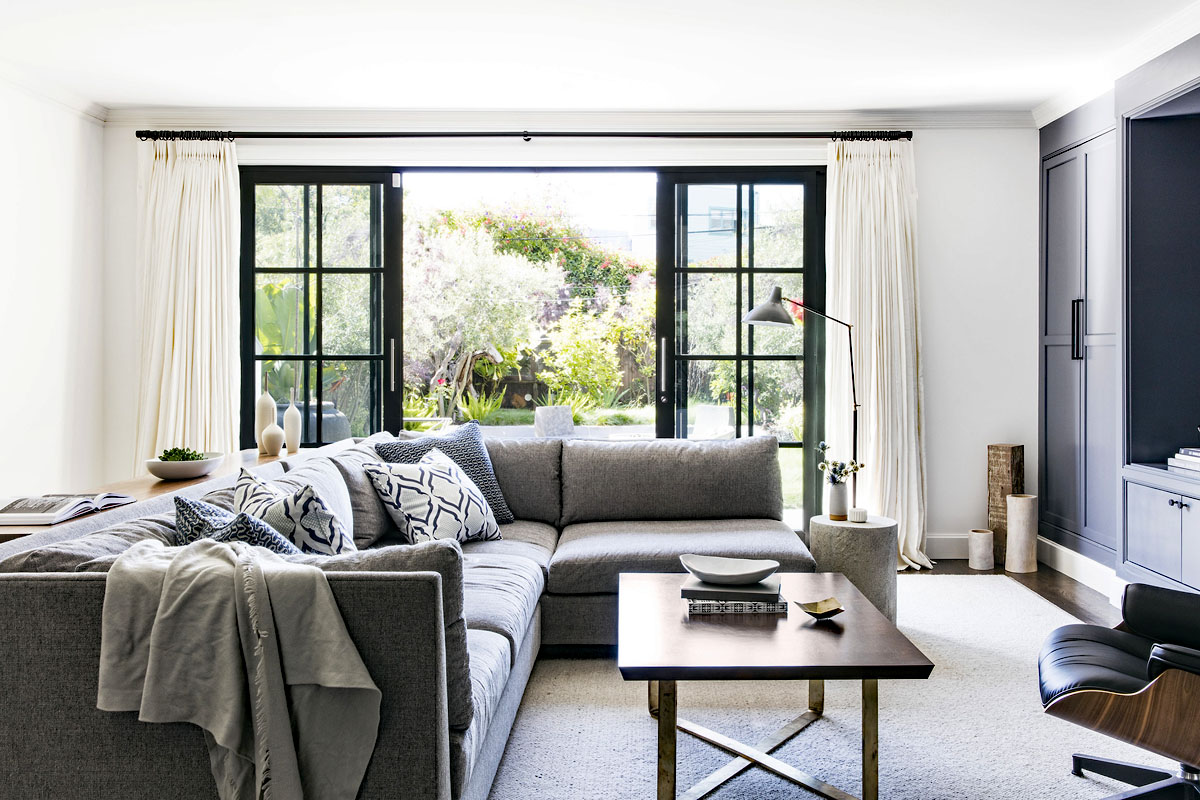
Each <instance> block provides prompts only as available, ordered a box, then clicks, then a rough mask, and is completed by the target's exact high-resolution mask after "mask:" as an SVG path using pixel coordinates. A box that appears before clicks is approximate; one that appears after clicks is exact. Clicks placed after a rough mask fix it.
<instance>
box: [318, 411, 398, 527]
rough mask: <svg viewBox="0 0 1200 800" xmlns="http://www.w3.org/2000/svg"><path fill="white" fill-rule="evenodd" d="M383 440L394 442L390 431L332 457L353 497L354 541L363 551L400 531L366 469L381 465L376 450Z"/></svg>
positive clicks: (347, 490) (351, 505)
mask: <svg viewBox="0 0 1200 800" xmlns="http://www.w3.org/2000/svg"><path fill="white" fill-rule="evenodd" d="M381 441H391V436H390V434H387V433H377V434H375V435H374V436H370V437H368V438H367V439H364V440H363V441H362V443H360V444H357V445H355V446H354V447H351V448H349V449H346V450H343V451H342V452H340V453H337V454H336V455H333V456H331V457H330V459H329V460H330V461H332V462H333V465H334V466H335V467H337V470H338V472H340V473H341V475H342V480H343V481H345V483H346V492H347V493H348V494H349V496H350V517H351V519H352V520H353V524H354V533H353V535H354V544H355V545H356V546H357V547H358V548H359V549H360V550H363V549H366V548H368V547H370V546H372V545H373V544H375V543H376V542H378V541H379V540H380V539H381V538H383V537H384V536H387V535H388V534H389V533H394V532H396V531H397V530H398V529H397V527H396V523H395V522H393V521H392V518H391V517H390V516H388V513H387V511H386V510H385V509H384V507H383V501H382V500H380V499H379V495H378V494H376V492H375V485H374V484H372V483H371V479H370V478H369V477H368V476H367V474H366V473H365V472H363V467H364V466H365V465H366V464H378V463H379V462H380V461H382V460H383V459H381V458H380V457H379V454H378V453H376V452H375V443H376V442H381Z"/></svg>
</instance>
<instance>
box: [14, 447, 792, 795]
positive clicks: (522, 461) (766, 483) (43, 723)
mask: <svg viewBox="0 0 1200 800" xmlns="http://www.w3.org/2000/svg"><path fill="white" fill-rule="evenodd" d="M374 438H375V437H372V439H369V440H366V441H364V442H361V443H358V444H354V445H353V446H350V445H349V443H347V446H345V447H343V448H341V449H340V450H339V451H338V452H336V453H333V454H332V455H331V456H329V457H328V460H326V457H309V458H307V459H305V460H303V461H300V462H297V463H289V462H287V461H284V462H282V463H276V464H271V465H269V466H267V467H264V468H261V469H260V470H258V472H259V474H260V476H261V477H263V478H266V479H277V480H280V481H289V482H294V483H297V484H299V483H312V484H313V485H314V486H316V487H317V489H318V491H319V492H321V494H322V497H326V495H327V494H328V495H333V496H335V499H334V500H332V501H330V504H331V506H333V507H334V510H335V512H338V513H339V515H340V516H345V517H347V518H349V519H351V520H352V526H353V533H354V537H355V540H356V543H358V544H359V546H360V547H362V548H364V549H363V550H361V551H360V552H359V553H357V554H350V555H348V556H334V557H329V558H322V557H312V556H309V557H305V558H306V559H309V560H312V562H313V563H319V564H320V565H321V566H322V567H323V568H324V569H325V570H326V571H327V573H328V579H329V583H330V586H331V588H332V590H333V592H334V595H335V597H336V598H337V602H338V605H339V607H340V609H341V611H342V615H343V617H344V619H345V621H346V625H347V628H348V630H349V632H350V635H351V637H352V638H353V639H354V641H355V643H356V645H357V646H358V649H359V651H360V653H361V655H362V657H363V660H364V661H365V662H366V664H367V667H368V669H369V670H370V672H371V675H372V677H373V678H374V680H375V682H376V684H377V685H378V686H379V688H380V689H381V691H382V693H383V705H382V709H381V720H380V729H379V737H378V740H377V744H376V748H375V753H374V756H373V758H372V760H371V764H370V767H369V768H368V770H367V773H366V777H365V779H364V782H363V785H362V789H361V791H360V793H359V796H360V797H362V798H387V799H388V800H395V799H396V798H422V799H425V798H447V799H451V798H452V799H453V800H458V798H469V799H470V800H481V799H482V798H486V797H487V795H488V792H489V790H490V787H491V783H492V779H493V777H494V775H495V772H496V768H497V766H498V765H499V762H500V757H501V755H502V754H503V752H504V745H505V743H506V741H507V739H508V735H509V732H510V730H511V728H512V724H513V721H514V719H515V717H516V713H517V708H518V706H519V704H520V701H521V697H522V694H523V693H524V690H525V686H526V684H527V682H528V680H529V675H530V673H531V671H532V669H533V665H534V663H535V661H536V659H537V657H538V653H539V650H540V649H541V647H542V646H543V645H612V644H615V643H616V630H617V624H616V615H617V602H616V591H617V576H618V575H619V574H620V573H621V572H677V571H680V565H679V560H678V557H679V555H680V554H682V553H688V552H693V553H703V554H712V555H728V556H744V557H769V558H775V559H777V560H779V561H780V562H781V563H782V565H783V567H782V568H783V569H784V570H787V571H812V570H813V569H814V568H815V565H814V563H813V559H812V557H811V555H810V554H809V552H808V550H807V549H806V548H805V546H804V544H803V543H802V541H801V540H800V538H799V536H797V534H796V533H795V532H794V531H792V529H791V528H790V527H789V526H787V525H786V524H784V523H783V522H782V521H781V518H782V510H783V509H782V505H783V504H782V497H781V488H780V474H779V462H778V454H777V444H776V442H775V440H774V439H770V438H751V439H741V440H735V441H726V442H686V441H678V440H656V441H649V442H602V441H585V440H565V441H564V440H538V439H513V440H488V441H487V449H488V453H489V456H490V458H491V460H492V465H493V468H494V470H495V473H496V477H497V480H498V482H499V484H500V488H501V490H502V491H503V494H504V497H505V500H506V501H507V503H508V505H509V507H510V508H511V509H512V511H513V513H514V515H515V516H516V518H517V521H516V522H513V523H511V524H508V525H503V526H501V533H502V535H503V537H504V538H503V539H502V540H499V541H487V542H468V543H466V544H464V545H461V546H460V545H459V544H458V543H457V542H434V543H429V544H423V545H416V546H408V545H402V544H395V542H396V541H398V538H399V535H398V531H397V530H396V529H395V527H394V526H393V525H392V523H391V521H390V519H389V518H388V516H387V514H386V513H385V512H384V509H383V507H382V505H381V503H380V502H379V500H378V497H377V496H376V495H375V493H374V490H373V489H372V487H371V485H370V482H369V480H367V479H366V478H365V476H364V475H363V473H362V464H363V463H364V462H365V461H367V460H371V459H375V458H377V457H376V456H375V453H374V450H373V446H372V445H373V439H374ZM232 483H233V478H232V477H231V478H227V479H218V480H214V481H211V482H208V483H206V484H202V485H200V486H194V487H190V488H188V489H185V490H183V494H185V495H187V496H192V497H200V496H204V497H206V499H208V500H209V501H210V502H213V503H215V504H218V505H222V504H224V505H226V506H228V504H229V502H230V501H231V495H232V491H231V488H230V487H231V486H232ZM327 499H328V498H327ZM172 507H173V498H172V497H171V496H162V497H159V498H155V499H154V500H151V501H147V502H144V503H138V504H136V505H134V506H127V507H124V508H121V509H117V510H115V511H113V512H109V513H108V514H105V515H103V517H99V516H98V517H93V518H91V519H86V518H85V519H83V520H80V521H78V522H76V523H69V524H67V525H63V526H58V527H56V528H54V529H50V530H48V531H46V532H45V533H42V534H38V535H35V536H31V537H27V538H25V539H23V540H18V541H16V542H11V543H7V544H0V608H2V609H3V615H4V619H5V624H4V625H3V626H0V653H3V659H2V663H0V696H3V697H4V702H3V703H2V704H0V775H3V780H4V782H5V784H4V790H5V791H7V792H10V793H11V796H14V797H43V796H57V795H61V796H76V795H78V796H89V797H94V798H108V797H113V798H116V797H120V798H123V799H125V798H129V799H131V800H132V799H133V798H155V800H159V799H161V798H206V799H207V798H211V797H214V796H215V794H214V790H213V788H212V778H211V776H210V774H209V769H208V762H207V755H206V750H205V747H204V743H203V740H202V736H201V733H200V731H199V730H198V729H196V728H194V727H191V726H187V725H149V724H143V723H139V722H138V721H137V720H136V718H135V717H136V715H134V714H111V713H105V712H100V711H98V710H96V707H95V705H96V703H95V701H96V680H97V670H98V659H99V647H100V615H101V608H102V604H103V597H104V581H105V576H104V570H105V569H107V566H109V565H110V564H111V563H112V561H113V560H114V559H115V558H116V555H117V553H118V552H119V551H120V550H121V549H123V548H124V547H127V546H129V544H131V543H132V542H133V541H135V540H136V539H137V538H140V537H145V536H162V537H164V538H168V534H169V532H170V531H171V530H172V529H173V524H174V523H173V517H172V515H171V513H170V512H171V509H172ZM113 515H116V516H115V517H114V516H113ZM101 519H102V520H103V524H104V525H105V526H108V527H107V528H105V529H104V530H99V531H98V530H96V528H97V526H98V523H97V520H101ZM14 570H16V571H14Z"/></svg>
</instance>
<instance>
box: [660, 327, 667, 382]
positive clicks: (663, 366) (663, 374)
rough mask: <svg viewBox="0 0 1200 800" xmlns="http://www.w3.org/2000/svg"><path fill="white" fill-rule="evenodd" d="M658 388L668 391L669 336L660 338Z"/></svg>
mask: <svg viewBox="0 0 1200 800" xmlns="http://www.w3.org/2000/svg"><path fill="white" fill-rule="evenodd" d="M658 390H659V391H660V392H662V393H663V394H666V393H667V337H665V336H662V337H659V340H658Z"/></svg>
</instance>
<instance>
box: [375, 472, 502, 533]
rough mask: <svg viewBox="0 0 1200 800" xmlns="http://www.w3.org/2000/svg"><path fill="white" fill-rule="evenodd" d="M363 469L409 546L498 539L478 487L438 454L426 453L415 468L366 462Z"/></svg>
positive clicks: (498, 530)
mask: <svg viewBox="0 0 1200 800" xmlns="http://www.w3.org/2000/svg"><path fill="white" fill-rule="evenodd" d="M363 471H365V472H366V473H367V475H368V476H370V478H371V482H372V483H373V484H375V491H376V492H378V494H379V499H380V500H382V501H383V505H384V507H385V508H387V512H388V514H390V515H391V517H392V519H393V520H395V521H396V524H397V526H399V527H400V528H401V529H402V530H405V531H407V534H408V541H409V542H410V543H411V544H419V543H420V542H427V541H430V540H433V539H457V540H458V541H460V542H469V541H471V540H474V539H499V538H500V527H499V526H498V525H497V524H496V516H495V515H494V514H493V513H492V509H491V507H489V506H488V504H487V501H485V500H484V498H483V493H482V492H480V491H479V487H478V486H476V485H475V483H474V482H473V481H472V480H471V479H470V478H469V477H467V475H466V474H465V473H464V472H463V471H462V470H461V469H459V468H458V466H457V465H456V464H455V463H454V462H453V461H451V460H450V459H449V458H448V457H447V456H446V455H445V454H444V453H442V452H441V451H440V450H437V449H434V450H430V451H429V452H428V453H426V454H425V455H424V456H422V457H421V461H420V463H419V464H387V463H380V464H365V465H363Z"/></svg>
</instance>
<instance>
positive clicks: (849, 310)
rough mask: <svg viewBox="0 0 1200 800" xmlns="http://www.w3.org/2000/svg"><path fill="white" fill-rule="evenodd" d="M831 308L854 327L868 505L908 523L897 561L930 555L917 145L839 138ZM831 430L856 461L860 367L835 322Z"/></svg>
mask: <svg viewBox="0 0 1200 800" xmlns="http://www.w3.org/2000/svg"><path fill="white" fill-rule="evenodd" d="M828 164H829V166H828V183H827V194H826V200H827V210H826V233H825V257H826V311H827V312H828V313H829V314H830V315H832V316H834V317H838V318H839V319H843V320H845V321H846V322H849V323H851V324H852V325H854V333H853V335H854V355H855V367H856V371H857V375H858V398H859V403H860V404H861V409H860V411H859V448H858V451H859V461H861V462H863V463H865V464H866V468H865V469H864V470H863V471H862V472H861V473H860V474H859V478H858V505H859V506H862V507H864V508H866V509H867V510H868V511H869V512H870V513H872V514H880V515H882V516H886V517H891V518H892V519H895V520H896V522H897V523H898V525H899V552H898V553H897V566H898V567H899V568H901V569H904V568H908V567H913V568H917V569H920V568H922V567H931V566H932V562H930V560H929V558H928V556H926V555H925V552H924V549H925V423H924V408H923V406H924V400H923V398H922V389H921V355H920V352H921V347H920V334H919V327H918V314H917V191H916V174H915V167H914V164H913V150H912V142H908V141H894V142H888V141H865V142H850V141H835V142H831V143H830V144H829V162H828ZM826 331H827V336H826V346H827V348H828V357H827V370H826V380H827V384H826V398H827V401H826V406H825V408H826V435H825V439H826V440H827V441H828V442H829V443H830V445H831V450H830V452H831V454H833V455H835V456H836V457H837V458H845V459H848V458H849V455H850V443H851V420H850V417H851V415H850V404H851V401H850V371H849V363H848V357H847V356H848V353H847V347H846V338H845V336H844V335H842V329H840V328H838V329H836V330H835V329H834V326H830V327H827V328H826Z"/></svg>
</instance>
